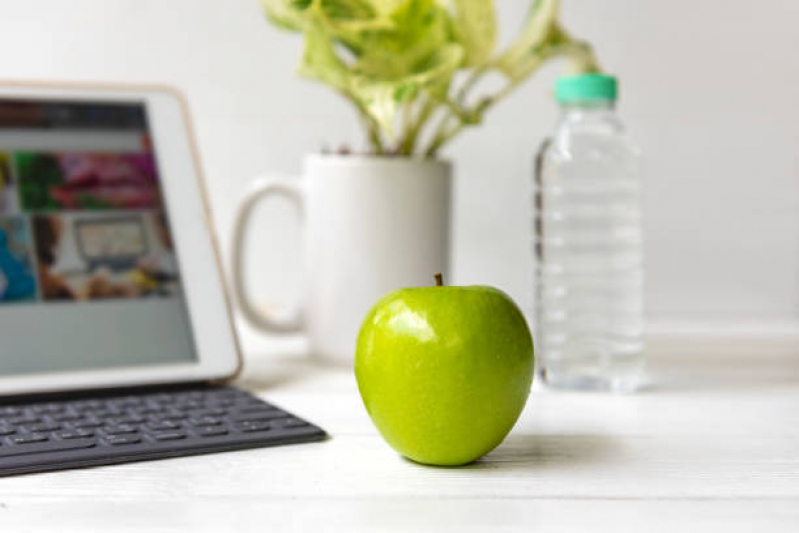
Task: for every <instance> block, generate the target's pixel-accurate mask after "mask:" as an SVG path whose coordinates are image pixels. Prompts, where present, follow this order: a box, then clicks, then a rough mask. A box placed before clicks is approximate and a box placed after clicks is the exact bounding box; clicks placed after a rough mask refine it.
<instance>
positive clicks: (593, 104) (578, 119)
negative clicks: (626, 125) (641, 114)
mask: <svg viewBox="0 0 799 533" xmlns="http://www.w3.org/2000/svg"><path fill="white" fill-rule="evenodd" d="M560 120H561V124H562V125H567V124H572V125H576V124H584V125H586V126H591V125H596V126H602V125H604V126H607V125H611V127H620V126H621V124H620V123H619V120H618V117H617V116H616V102H615V101H614V100H584V101H574V102H562V103H561V118H560Z"/></svg>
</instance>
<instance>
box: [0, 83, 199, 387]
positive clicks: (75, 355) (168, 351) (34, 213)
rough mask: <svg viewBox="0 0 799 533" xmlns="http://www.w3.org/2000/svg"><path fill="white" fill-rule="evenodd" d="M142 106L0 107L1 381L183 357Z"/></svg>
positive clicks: (181, 307)
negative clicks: (7, 376) (48, 373)
mask: <svg viewBox="0 0 799 533" xmlns="http://www.w3.org/2000/svg"><path fill="white" fill-rule="evenodd" d="M160 179H161V176H160V175H159V172H158V161H157V157H156V153H155V148H154V145H153V141H152V137H151V132H150V129H149V127H148V120H147V110H146V106H145V104H143V103H136V102H125V103H121V102H114V103H109V102H86V101H45V100H19V99H13V100H12V99H0V375H21V374H31V373H42V372H59V371H75V370H90V369H104V368H118V367H125V366H141V365H153V364H165V363H176V362H186V361H192V360H195V358H196V353H195V350H194V346H193V343H192V334H191V330H190V323H189V316H188V311H187V307H186V303H185V301H184V298H183V292H182V291H183V287H182V285H181V276H180V270H179V268H178V258H177V256H176V252H175V247H174V244H173V237H172V231H171V229H170V225H169V214H168V212H167V203H166V199H165V198H164V196H163V194H162V188H161V186H160Z"/></svg>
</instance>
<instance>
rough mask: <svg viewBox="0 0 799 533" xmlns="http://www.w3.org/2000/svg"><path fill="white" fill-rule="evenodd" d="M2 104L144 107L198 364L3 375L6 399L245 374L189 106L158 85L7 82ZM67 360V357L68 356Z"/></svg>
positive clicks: (0, 92) (0, 84) (0, 390)
mask: <svg viewBox="0 0 799 533" xmlns="http://www.w3.org/2000/svg"><path fill="white" fill-rule="evenodd" d="M0 97H6V98H8V97H19V98H43V99H47V98H52V99H62V100H78V101H79V100H87V101H112V102H113V101H120V102H131V101H133V102H142V103H144V104H145V107H146V110H147V117H148V122H149V126H150V135H151V137H152V140H153V144H154V147H155V152H156V156H157V158H158V168H159V174H160V176H161V184H162V189H163V194H164V197H165V199H166V203H167V209H168V212H169V219H170V224H171V228H172V232H173V237H174V241H175V246H176V248H177V253H178V257H180V259H181V261H180V264H181V276H182V282H183V287H184V292H185V296H186V303H187V306H188V312H189V320H190V323H191V330H192V333H193V340H194V345H195V347H196V351H197V354H196V356H197V360H196V361H192V362H186V363H182V362H181V363H168V364H163V365H151V366H134V365H131V366H128V367H115V368H113V369H98V370H82V371H69V372H54V373H37V374H29V375H20V376H5V377H4V376H0V396H10V395H20V394H33V393H42V392H62V391H71V390H82V389H99V388H115V387H136V386H146V385H158V384H168V383H185V382H198V381H225V380H228V379H232V378H233V377H235V376H236V375H237V374H238V372H239V371H240V369H241V353H240V349H239V345H238V341H237V338H236V335H235V332H234V329H233V322H232V316H231V310H230V307H229V306H230V304H229V299H228V298H227V294H226V290H225V284H224V278H223V276H222V268H221V261H220V257H219V253H218V248H217V246H216V240H215V238H214V229H213V223H212V220H211V214H210V210H209V207H208V203H207V198H206V196H205V186H204V182H203V176H202V173H201V169H200V164H199V160H198V157H197V151H196V146H195V141H194V137H193V131H192V128H191V123H190V115H189V112H188V107H187V105H186V101H185V99H184V98H183V97H182V95H181V94H180V93H178V92H176V91H175V90H173V89H171V88H168V87H159V86H124V85H88V84H87V85H83V84H53V83H47V84H44V83H41V84H37V83H29V82H24V83H23V82H5V81H0ZM61 355H63V354H61Z"/></svg>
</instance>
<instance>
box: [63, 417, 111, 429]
mask: <svg viewBox="0 0 799 533" xmlns="http://www.w3.org/2000/svg"><path fill="white" fill-rule="evenodd" d="M69 425H70V426H72V427H73V428H77V429H80V428H99V427H101V426H103V425H105V422H103V421H102V420H91V419H90V420H86V419H84V420H75V421H74V422H70V423H69Z"/></svg>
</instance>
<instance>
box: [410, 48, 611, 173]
mask: <svg viewBox="0 0 799 533" xmlns="http://www.w3.org/2000/svg"><path fill="white" fill-rule="evenodd" d="M558 56H565V57H569V58H570V59H571V62H572V68H573V69H574V70H577V71H579V72H597V71H599V70H600V69H599V65H598V63H597V61H596V58H595V57H594V54H593V52H592V50H591V47H590V46H589V45H588V44H587V43H584V42H582V41H568V42H565V43H559V44H556V45H551V46H549V47H547V48H546V49H544V50H542V51H541V53H539V54H538V55H537V56H536V57H534V58H533V59H532V60H531V61H530V62H529V63H527V65H525V67H524V69H523V70H521V71H520V72H518V73H516V74H515V75H514V76H513V77H512V78H510V79H509V81H508V83H507V84H506V85H505V86H504V87H503V88H502V89H500V90H499V91H498V92H497V93H495V94H493V95H491V96H488V97H486V98H484V99H482V100H481V101H480V102H478V103H477V104H476V105H475V106H474V107H473V108H471V109H466V110H463V109H460V108H457V104H454V105H452V104H451V103H450V104H449V107H448V113H447V114H446V115H444V118H443V119H442V120H441V122H440V123H439V126H438V128H437V129H436V132H435V135H434V136H433V140H432V141H431V143H430V146H428V148H427V150H425V156H426V157H434V156H435V155H436V153H437V152H438V150H440V149H441V147H442V146H444V145H445V144H446V143H448V142H449V141H451V140H452V138H453V137H455V136H456V135H457V134H458V133H460V132H461V130H463V128H464V127H466V126H469V125H472V124H477V123H479V122H480V120H481V119H482V117H483V114H484V113H485V112H486V110H488V109H489V108H491V107H492V106H494V105H495V104H496V103H497V102H500V101H502V100H503V99H505V98H506V97H507V96H508V95H510V94H511V93H512V92H513V91H515V90H516V89H517V88H518V86H519V85H520V84H521V83H522V82H523V81H524V80H525V79H527V78H528V77H529V76H530V75H531V74H532V73H533V72H535V71H536V70H537V69H538V68H540V67H541V66H542V65H543V64H544V63H545V62H547V61H549V60H550V59H554V58H556V57H558ZM491 67H493V65H492V66H491ZM489 68H490V67H489V66H485V67H481V68H480V69H478V70H475V71H474V72H473V73H472V75H471V76H470V77H469V79H468V80H467V81H466V83H465V85H464V86H463V87H462V88H461V90H460V91H459V92H458V96H457V99H458V101H459V102H462V101H463V100H465V98H466V97H467V96H468V91H469V90H470V89H471V88H472V87H474V85H475V84H476V83H477V81H478V80H479V79H480V78H481V77H482V76H483V75H484V74H485V73H486V72H488V70H489ZM453 118H454V119H457V120H458V123H457V124H456V125H455V126H454V127H450V128H447V125H448V124H449V122H450V120H451V119H453Z"/></svg>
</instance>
